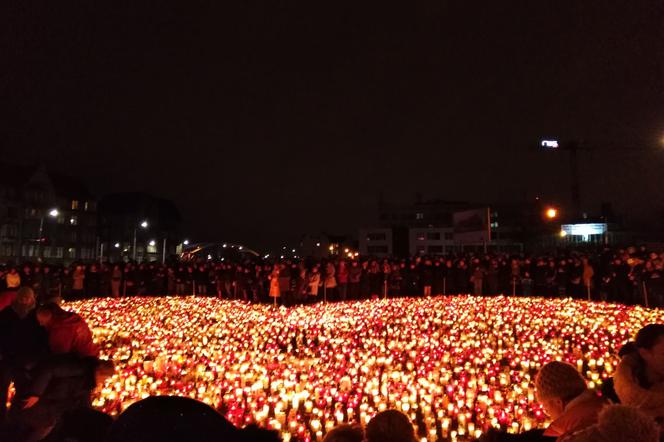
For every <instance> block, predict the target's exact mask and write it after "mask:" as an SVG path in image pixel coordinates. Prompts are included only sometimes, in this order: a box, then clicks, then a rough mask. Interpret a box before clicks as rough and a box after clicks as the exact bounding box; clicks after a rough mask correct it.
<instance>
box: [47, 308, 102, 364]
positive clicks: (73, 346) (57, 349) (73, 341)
mask: <svg viewBox="0 0 664 442" xmlns="http://www.w3.org/2000/svg"><path fill="white" fill-rule="evenodd" d="M37 320H38V321H39V324H40V325H41V326H42V327H44V328H45V329H46V331H47V332H48V343H49V348H50V350H51V353H53V354H55V355H58V354H71V353H73V354H76V355H78V356H81V357H85V356H89V357H97V356H98V354H99V348H98V347H97V345H95V343H94V342H93V340H92V333H91V332H90V328H89V327H88V324H87V323H86V322H85V320H84V319H83V318H82V317H81V316H80V315H78V314H77V313H74V312H69V311H66V310H63V309H62V308H61V307H60V306H59V305H57V304H56V303H48V304H44V305H42V306H40V307H38V308H37Z"/></svg>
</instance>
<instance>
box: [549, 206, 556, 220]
mask: <svg viewBox="0 0 664 442" xmlns="http://www.w3.org/2000/svg"><path fill="white" fill-rule="evenodd" d="M557 216H558V210H557V209H554V208H553V207H551V208H549V209H547V210H546V217H547V218H549V219H553V218H555V217H557Z"/></svg>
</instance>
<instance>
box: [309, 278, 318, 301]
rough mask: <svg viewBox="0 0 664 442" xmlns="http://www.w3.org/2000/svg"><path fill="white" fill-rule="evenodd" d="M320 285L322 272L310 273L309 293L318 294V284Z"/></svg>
mask: <svg viewBox="0 0 664 442" xmlns="http://www.w3.org/2000/svg"><path fill="white" fill-rule="evenodd" d="M319 285H320V273H312V274H311V275H309V295H310V296H318V286H319Z"/></svg>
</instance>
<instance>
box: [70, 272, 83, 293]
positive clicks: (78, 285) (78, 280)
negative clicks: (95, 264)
mask: <svg viewBox="0 0 664 442" xmlns="http://www.w3.org/2000/svg"><path fill="white" fill-rule="evenodd" d="M72 278H73V279H74V282H73V285H72V289H74V290H83V288H84V285H83V281H84V280H85V272H84V271H83V270H75V271H74V274H73V276H72Z"/></svg>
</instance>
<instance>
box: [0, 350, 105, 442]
mask: <svg viewBox="0 0 664 442" xmlns="http://www.w3.org/2000/svg"><path fill="white" fill-rule="evenodd" d="M113 373H114V367H113V363H112V362H110V361H106V360H99V359H97V358H90V357H89V358H79V357H77V356H75V355H71V354H68V355H60V356H54V357H52V358H50V359H48V360H47V361H44V362H43V363H41V364H40V365H39V367H38V368H37V369H35V371H34V376H33V379H32V381H31V383H30V387H29V388H28V390H27V391H28V393H27V397H26V398H25V400H24V401H22V403H21V410H19V411H18V412H17V414H16V416H15V417H14V419H13V420H12V421H11V422H10V425H9V427H8V428H9V432H10V433H11V434H12V435H14V437H15V438H16V440H20V441H22V442H33V441H34V442H36V441H40V440H42V439H43V438H44V437H46V436H47V435H48V434H49V433H50V432H51V430H52V429H53V428H54V427H55V426H56V424H57V423H58V422H59V421H60V419H61V417H62V416H63V415H64V414H65V413H67V412H71V411H74V410H78V409H90V408H91V407H92V402H91V395H92V392H93V391H94V390H95V389H96V388H97V387H98V386H99V385H101V384H103V383H104V382H105V381H106V379H108V378H109V377H111V376H112V375H113Z"/></svg>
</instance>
